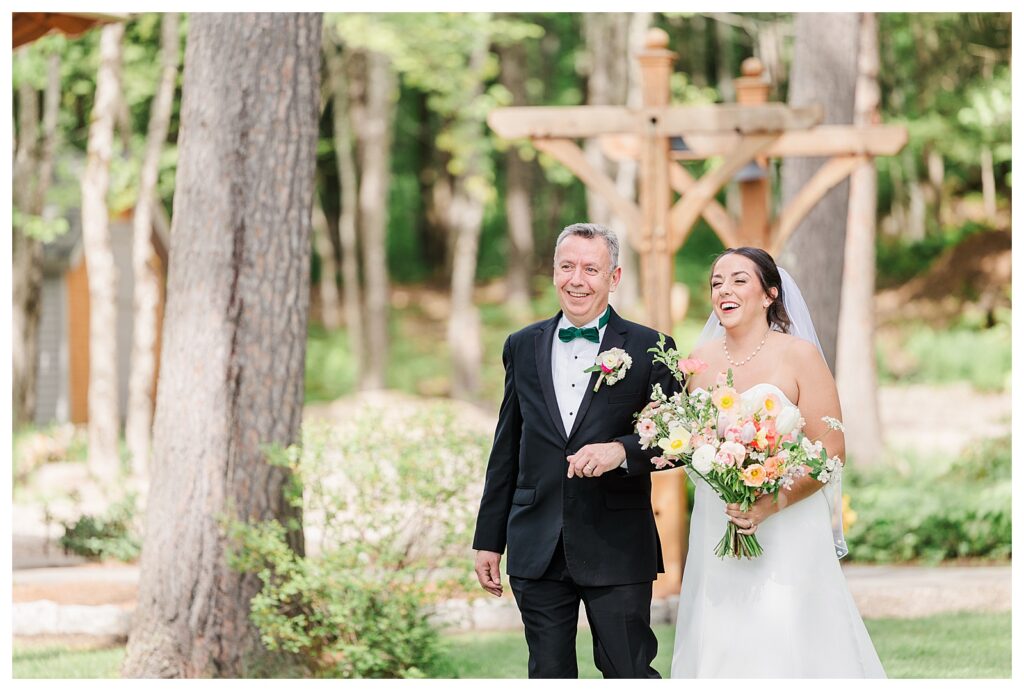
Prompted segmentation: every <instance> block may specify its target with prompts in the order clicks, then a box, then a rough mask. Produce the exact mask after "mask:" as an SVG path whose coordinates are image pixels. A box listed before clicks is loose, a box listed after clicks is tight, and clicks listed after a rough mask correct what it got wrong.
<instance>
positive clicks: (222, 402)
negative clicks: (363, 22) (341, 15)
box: [122, 13, 322, 677]
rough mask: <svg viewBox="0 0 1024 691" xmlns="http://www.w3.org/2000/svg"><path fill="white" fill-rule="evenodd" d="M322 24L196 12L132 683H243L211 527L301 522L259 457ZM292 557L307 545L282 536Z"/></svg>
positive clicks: (233, 605) (223, 563)
mask: <svg viewBox="0 0 1024 691" xmlns="http://www.w3.org/2000/svg"><path fill="white" fill-rule="evenodd" d="M321 20H322V18H321V15H319V14H256V13H253V14H202V13H200V14H195V15H193V16H192V17H190V19H189V36H188V44H187V49H186V53H185V83H184V96H183V101H182V107H181V115H182V127H181V134H180V149H179V163H178V174H177V181H176V189H175V197H174V209H175V213H174V221H173V231H172V233H171V258H170V262H169V264H170V267H169V269H170V275H169V278H168V302H167V312H166V315H167V316H166V320H167V328H166V329H165V330H164V334H165V341H164V347H163V349H162V362H161V367H160V387H159V390H158V394H157V407H156V420H155V426H154V436H153V442H154V443H153V478H152V482H151V483H150V488H151V489H150V496H149V500H148V508H147V515H146V536H145V540H144V545H145V547H144V549H143V552H142V570H141V577H140V584H139V598H138V607H137V609H136V613H135V618H134V622H133V627H132V632H131V636H130V637H129V640H128V649H127V653H126V658H125V662H124V667H123V670H122V672H123V676H126V677H237V676H243V675H246V674H247V673H248V671H249V669H250V668H249V667H248V665H249V663H250V662H251V661H252V660H253V659H255V658H256V657H257V656H258V654H259V651H260V644H259V636H258V632H257V631H256V629H255V628H254V626H253V624H252V623H251V621H250V620H249V601H250V599H251V598H252V597H253V596H254V595H255V594H256V593H257V592H258V591H259V588H260V582H259V579H258V578H257V577H256V576H255V575H254V574H245V575H243V574H240V573H238V572H236V571H235V570H233V569H232V568H231V567H230V566H229V565H228V548H229V546H230V545H229V543H228V539H227V537H226V535H225V532H224V529H223V525H222V523H221V521H222V519H223V518H225V517H228V518H234V517H237V518H240V519H242V520H269V519H277V520H280V521H282V522H283V523H285V525H289V524H290V522H291V521H292V520H293V519H299V522H300V523H301V517H300V516H298V515H297V511H296V510H295V509H293V508H292V507H290V506H289V505H288V503H287V502H286V501H285V498H284V496H283V491H282V490H283V486H284V485H285V483H286V482H287V479H288V477H287V471H286V470H285V469H283V468H280V467H277V466H271V465H270V464H269V463H268V462H267V459H266V454H265V452H264V449H263V446H264V445H266V444H276V445H287V444H290V443H293V442H295V441H296V439H297V438H298V435H299V426H300V422H301V418H302V401H303V378H304V365H305V350H306V348H305V345H306V325H307V318H308V313H309V260H310V249H311V242H310V239H311V238H310V207H311V204H312V198H313V171H314V165H315V149H316V141H317V137H318V127H317V111H318V105H319V94H318V87H319V75H320V72H319V60H320V28H321ZM292 538H293V540H292V542H293V547H294V548H295V549H297V550H298V551H300V552H301V551H302V537H301V532H298V531H297V532H295V533H293V534H292Z"/></svg>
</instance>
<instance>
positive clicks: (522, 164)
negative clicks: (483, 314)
mask: <svg viewBox="0 0 1024 691" xmlns="http://www.w3.org/2000/svg"><path fill="white" fill-rule="evenodd" d="M501 83H502V84H503V85H504V86H505V88H506V89H508V90H509V92H510V93H511V94H512V103H511V104H510V105H513V106H525V105H526V104H527V99H526V51H525V49H524V48H523V45H522V44H518V43H517V44H514V45H511V46H508V47H507V48H503V49H502V50H501ZM531 173H532V169H531V167H530V164H529V163H527V162H526V161H524V160H523V159H522V158H521V157H520V156H519V151H518V149H517V148H516V147H510V148H509V150H508V151H507V152H506V153H505V180H506V183H505V184H506V190H505V217H506V219H507V222H508V252H507V257H508V260H507V263H508V268H507V270H506V285H507V303H506V304H507V306H508V308H509V310H510V311H511V312H512V313H513V314H515V315H520V316H521V315H528V314H529V312H530V279H531V277H532V275H533V210H532V208H531V207H530V189H531V182H532V174H531Z"/></svg>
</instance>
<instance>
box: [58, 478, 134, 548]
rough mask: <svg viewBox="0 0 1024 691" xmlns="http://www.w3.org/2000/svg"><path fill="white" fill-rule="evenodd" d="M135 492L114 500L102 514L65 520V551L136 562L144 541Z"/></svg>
mask: <svg viewBox="0 0 1024 691" xmlns="http://www.w3.org/2000/svg"><path fill="white" fill-rule="evenodd" d="M136 512H137V508H136V500H135V495H134V494H129V495H127V496H126V497H125V498H124V499H122V500H121V501H119V502H117V503H115V504H112V505H111V506H110V508H109V509H107V512H106V513H105V514H103V515H100V516H91V515H88V514H87V515H84V516H81V517H80V518H79V519H78V520H77V521H75V522H74V523H62V524H63V526H64V535H63V536H62V537H61V538H60V545H61V547H63V548H64V551H65V552H66V553H67V552H72V553H74V554H79V555H81V556H83V557H88V558H90V559H97V560H98V559H107V558H111V559H117V560H119V561H125V562H132V561H135V560H136V559H138V558H139V552H140V551H141V550H142V542H141V540H140V539H139V530H138V527H137V525H136V523H137V521H136V520H135V514H136Z"/></svg>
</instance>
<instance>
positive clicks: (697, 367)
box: [676, 358, 708, 377]
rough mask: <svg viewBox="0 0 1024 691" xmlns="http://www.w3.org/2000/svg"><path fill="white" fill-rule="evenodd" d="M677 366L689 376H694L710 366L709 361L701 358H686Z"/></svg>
mask: <svg viewBox="0 0 1024 691" xmlns="http://www.w3.org/2000/svg"><path fill="white" fill-rule="evenodd" d="M676 367H678V368H679V371H680V372H682V373H683V374H685V375H686V376H688V377H692V376H693V375H695V374H699V373H701V372H703V371H704V370H706V369H707V368H708V363H706V362H704V361H703V360H701V359H700V358H686V359H685V360H680V361H679V362H678V363H676Z"/></svg>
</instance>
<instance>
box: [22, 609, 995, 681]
mask: <svg viewBox="0 0 1024 691" xmlns="http://www.w3.org/2000/svg"><path fill="white" fill-rule="evenodd" d="M866 624H867V627H868V630H869V631H870V632H871V638H872V640H873V641H874V643H875V648H876V649H877V650H878V654H879V657H881V659H882V664H883V666H884V667H885V670H886V673H887V674H888V675H889V677H890V678H898V679H922V678H923V679H927V678H955V679H976V678H1009V677H1010V613H1009V612H1002V613H999V614H973V613H965V614H943V615H938V616H934V617H927V618H924V619H869V620H867V621H866ZM655 633H656V634H657V635H658V642H659V650H658V657H657V658H656V659H655V661H654V667H655V669H657V670H658V671H659V672H661V674H662V676H668V672H669V666H670V664H671V658H672V644H673V639H674V637H675V628H674V627H672V626H658V627H655ZM445 649H446V654H447V656H448V659H447V660H446V661H445V663H444V665H443V671H442V670H439V673H443V674H444V675H445V676H454V677H459V678H462V679H471V678H490V679H501V678H524V677H526V666H527V652H526V641H525V640H524V639H523V635H522V633H521V632H518V631H514V632H493V633H465V634H457V635H452V636H447V637H445ZM576 655H577V659H578V661H579V662H578V664H579V670H580V677H581V678H584V679H597V678H600V674H599V673H598V671H597V669H596V668H595V667H594V662H593V654H592V649H591V639H590V630H589V629H586V628H584V629H580V631H579V636H578V637H577V639H576ZM123 657H124V648H123V647H114V648H106V649H103V650H90V651H69V650H68V649H67V648H60V647H54V646H49V647H45V648H40V647H35V648H33V647H27V646H25V645H24V644H19V643H18V642H15V644H14V656H13V658H14V659H13V675H14V678H16V679H25V678H38V677H50V678H63V679H71V678H110V679H112V678H117V675H118V668H119V666H120V664H121V660H122V659H123Z"/></svg>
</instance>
